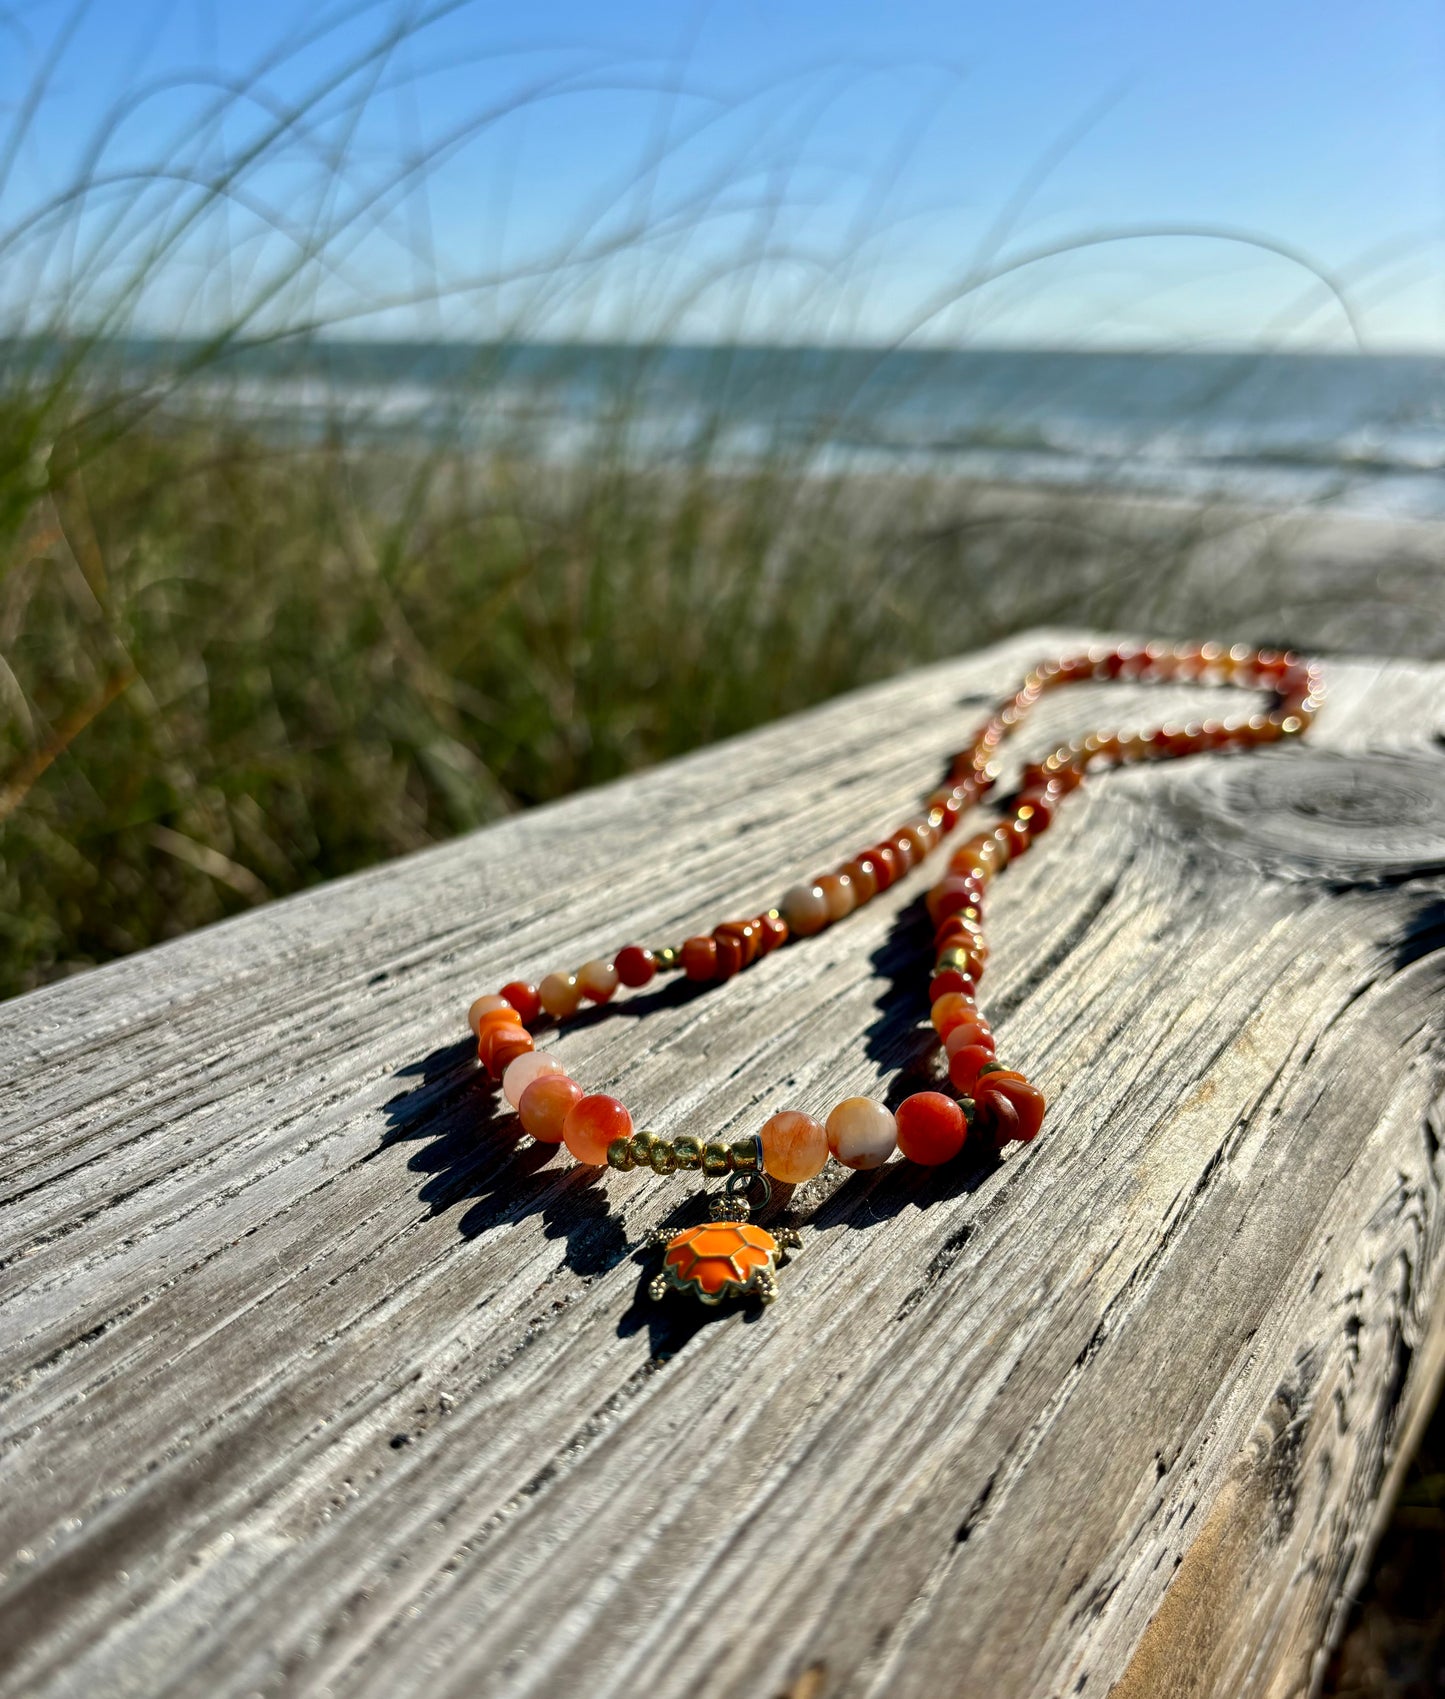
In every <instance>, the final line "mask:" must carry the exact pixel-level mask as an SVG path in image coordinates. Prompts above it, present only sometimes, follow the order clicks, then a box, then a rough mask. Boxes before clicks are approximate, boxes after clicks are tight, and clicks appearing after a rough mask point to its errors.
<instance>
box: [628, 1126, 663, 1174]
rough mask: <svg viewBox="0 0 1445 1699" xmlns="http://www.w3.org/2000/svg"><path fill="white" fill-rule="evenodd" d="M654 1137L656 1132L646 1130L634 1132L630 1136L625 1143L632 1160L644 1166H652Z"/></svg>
mask: <svg viewBox="0 0 1445 1699" xmlns="http://www.w3.org/2000/svg"><path fill="white" fill-rule="evenodd" d="M656 1137H657V1134H656V1133H648V1132H640V1133H634V1134H633V1135H632V1137H631V1138H630V1139H629V1140H628V1141H627V1144H628V1148H629V1149H630V1150H631V1152H632V1160H633V1161H634V1162H636V1163H639V1164H640V1165H641V1166H642V1167H644V1168H650V1167H651V1166H652V1146H653V1141H654V1140H655V1139H656Z"/></svg>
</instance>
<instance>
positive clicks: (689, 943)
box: [682, 938, 717, 982]
mask: <svg viewBox="0 0 1445 1699" xmlns="http://www.w3.org/2000/svg"><path fill="white" fill-rule="evenodd" d="M682 971H683V972H684V973H685V974H686V975H687V977H688V978H689V979H695V980H698V981H699V982H701V981H703V980H708V979H716V978H717V944H716V942H715V940H713V939H712V938H689V939H687V940H686V941H685V942H684V944H683V946H682Z"/></svg>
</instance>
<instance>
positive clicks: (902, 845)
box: [884, 832, 918, 873]
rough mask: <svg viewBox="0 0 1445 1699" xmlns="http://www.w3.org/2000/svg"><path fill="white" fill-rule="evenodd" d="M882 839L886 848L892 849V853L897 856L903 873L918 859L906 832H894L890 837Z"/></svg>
mask: <svg viewBox="0 0 1445 1699" xmlns="http://www.w3.org/2000/svg"><path fill="white" fill-rule="evenodd" d="M884 841H885V843H886V844H887V846H888V848H889V849H891V850H892V851H893V853H894V855H896V856H897V857H898V865H899V867H900V869H901V870H902V871H903V872H904V873H907V872H908V871H909V869H910V868H912V866H913V865H914V863H915V862H916V861H917V860H918V856H917V854H916V852H915V850H914V847H913V840H912V838H910V837H909V835H908V834H907V832H895V833H894V834H893V836H892V837H891V838H887V839H885V840H884Z"/></svg>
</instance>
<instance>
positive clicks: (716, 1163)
mask: <svg viewBox="0 0 1445 1699" xmlns="http://www.w3.org/2000/svg"><path fill="white" fill-rule="evenodd" d="M732 1165H733V1153H732V1152H731V1151H730V1150H729V1149H728V1147H727V1146H726V1145H725V1144H723V1143H722V1142H721V1141H720V1140H718V1139H709V1140H708V1142H707V1143H706V1144H705V1145H704V1146H703V1147H702V1171H703V1173H704V1174H726V1173H727V1171H728V1169H729V1168H731V1167H732Z"/></svg>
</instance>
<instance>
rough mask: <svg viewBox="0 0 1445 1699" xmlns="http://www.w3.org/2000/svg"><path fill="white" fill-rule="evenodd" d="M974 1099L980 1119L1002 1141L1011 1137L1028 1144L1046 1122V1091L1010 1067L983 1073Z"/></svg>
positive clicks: (996, 1139) (976, 1086) (974, 1090)
mask: <svg viewBox="0 0 1445 1699" xmlns="http://www.w3.org/2000/svg"><path fill="white" fill-rule="evenodd" d="M973 1098H974V1102H975V1103H976V1104H977V1105H978V1112H979V1118H980V1120H981V1121H982V1123H983V1124H984V1125H985V1126H986V1127H987V1128H988V1129H989V1130H990V1131H991V1133H992V1135H993V1137H994V1139H995V1141H996V1142H997V1143H999V1144H1003V1143H1005V1142H1006V1141H1007V1140H1009V1139H1019V1140H1021V1141H1022V1142H1023V1143H1025V1144H1027V1143H1028V1141H1029V1140H1030V1139H1032V1138H1033V1137H1034V1136H1035V1135H1036V1134H1037V1132H1038V1130H1039V1128H1040V1127H1041V1126H1042V1125H1043V1123H1044V1110H1045V1108H1046V1107H1047V1106H1046V1104H1045V1101H1044V1094H1043V1093H1042V1092H1041V1091H1040V1090H1039V1088H1038V1087H1037V1086H1036V1085H1032V1084H1030V1082H1029V1081H1028V1080H1026V1079H1025V1078H1024V1076H1023V1075H1022V1074H1018V1073H1014V1072H1013V1071H1012V1070H1011V1069H1000V1070H999V1071H998V1072H996V1073H991V1074H980V1076H979V1079H978V1084H977V1085H975V1086H974V1088H973Z"/></svg>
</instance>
